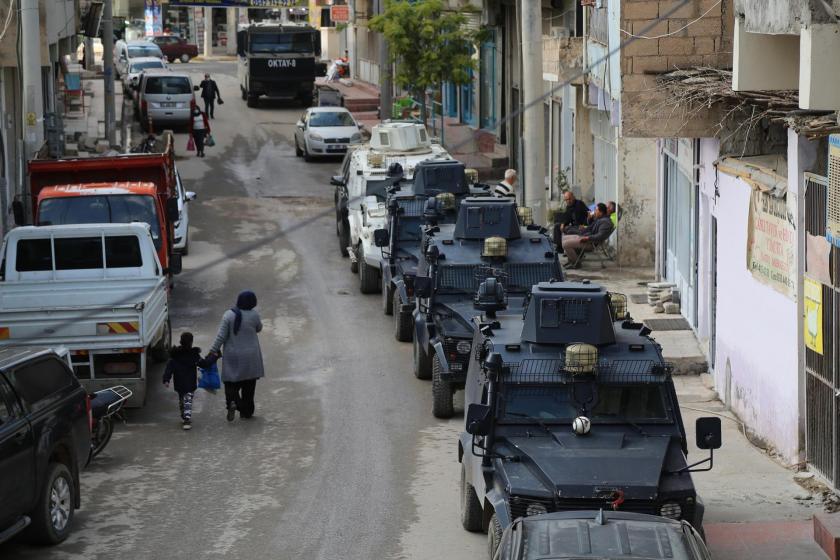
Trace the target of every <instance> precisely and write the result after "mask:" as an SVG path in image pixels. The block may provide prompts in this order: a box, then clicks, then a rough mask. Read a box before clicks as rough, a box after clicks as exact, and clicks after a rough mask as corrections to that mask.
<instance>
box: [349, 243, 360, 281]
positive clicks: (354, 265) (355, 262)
mask: <svg viewBox="0 0 840 560" xmlns="http://www.w3.org/2000/svg"><path fill="white" fill-rule="evenodd" d="M348 246H349V245H348ZM353 254H354V255H356V258H355V259H350V272H352V273H353V274H356V273H357V272H359V258H360V255H361V254H362V244H361V243H359V244H358V245H357V246H356V248H355V249H353Z"/></svg>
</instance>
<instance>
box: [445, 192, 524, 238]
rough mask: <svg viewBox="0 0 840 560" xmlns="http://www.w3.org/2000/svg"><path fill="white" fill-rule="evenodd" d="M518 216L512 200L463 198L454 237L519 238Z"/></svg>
mask: <svg viewBox="0 0 840 560" xmlns="http://www.w3.org/2000/svg"><path fill="white" fill-rule="evenodd" d="M520 235H521V233H520V229H519V217H518V216H517V214H516V203H515V202H514V201H513V200H502V199H498V198H465V199H464V200H462V201H461V206H460V208H458V221H457V222H456V223H455V237H456V238H458V239H487V238H488V237H502V238H504V239H519V237H520Z"/></svg>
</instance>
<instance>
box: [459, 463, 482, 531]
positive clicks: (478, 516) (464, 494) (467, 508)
mask: <svg viewBox="0 0 840 560" xmlns="http://www.w3.org/2000/svg"><path fill="white" fill-rule="evenodd" d="M482 522H483V516H482V511H481V502H479V501H478V495H476V493H475V488H473V487H472V484H467V467H466V466H465V465H464V464H463V463H461V525H462V526H463V527H464V529H466V530H467V531H470V532H473V533H478V532H479V531H481V530H482V529H484V527H483V526H482Z"/></svg>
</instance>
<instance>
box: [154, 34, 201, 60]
mask: <svg viewBox="0 0 840 560" xmlns="http://www.w3.org/2000/svg"><path fill="white" fill-rule="evenodd" d="M149 40H150V41H151V42H153V43H154V44H156V45H157V46H159V47H160V50H161V51H162V52H163V56H165V57H166V59H167V60H168V61H169V62H175V61H176V60H180V61H181V62H189V61H190V59H192V58H195V57H197V56H198V46H197V45H194V44H192V43H187V40H186V39H182V38H181V37H178V36H177V35H159V36H157V37H152V38H150V39H149Z"/></svg>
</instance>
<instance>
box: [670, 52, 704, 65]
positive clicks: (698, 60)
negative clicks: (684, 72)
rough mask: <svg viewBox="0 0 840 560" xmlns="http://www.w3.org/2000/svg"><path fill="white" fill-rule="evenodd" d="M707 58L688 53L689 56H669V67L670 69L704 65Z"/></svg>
mask: <svg viewBox="0 0 840 560" xmlns="http://www.w3.org/2000/svg"><path fill="white" fill-rule="evenodd" d="M704 62H705V59H704V58H703V56H702V55H699V54H697V55H688V56H669V57H668V67H669V68H670V69H677V68H691V67H693V66H702V65H703V63H704Z"/></svg>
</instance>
